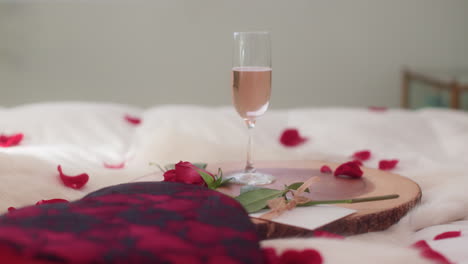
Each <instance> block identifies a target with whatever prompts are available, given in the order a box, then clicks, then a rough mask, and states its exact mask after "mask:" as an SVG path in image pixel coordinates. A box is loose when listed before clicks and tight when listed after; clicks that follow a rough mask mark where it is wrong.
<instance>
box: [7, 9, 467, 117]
mask: <svg viewBox="0 0 468 264" xmlns="http://www.w3.org/2000/svg"><path fill="white" fill-rule="evenodd" d="M264 29H266V30H271V31H272V34H273V36H272V38H273V56H274V57H273V63H274V66H273V68H274V77H273V78H274V79H273V89H274V93H273V97H272V106H273V107H275V108H282V107H297V106H324V105H334V106H338V105H339V106H366V105H387V106H398V105H399V99H400V97H399V96H400V90H399V71H400V69H401V67H402V65H410V66H423V67H439V68H444V67H459V66H467V65H468V1H466V0H352V1H350V0H290V1H286V0H274V1H273V0H236V1H232V0H203V1H196V0H158V1H146V2H143V1H136V0H132V1H130V0H129V1H120V2H116V1H102V0H99V1H98V0H96V1H91V0H87V1H78V0H68V1H58V0H55V1H21V2H20V3H19V4H18V3H16V4H15V3H12V2H9V3H7V2H5V1H4V2H2V1H1V0H0V105H4V106H5V105H6V106H11V105H17V104H24V103H30V102H37V101H58V100H91V101H113V102H121V103H128V104H135V105H141V106H150V105H156V104H162V103H191V104H207V105H221V104H230V65H231V33H232V32H233V31H237V30H264Z"/></svg>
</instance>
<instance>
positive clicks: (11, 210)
mask: <svg viewBox="0 0 468 264" xmlns="http://www.w3.org/2000/svg"><path fill="white" fill-rule="evenodd" d="M15 210H16V208H15V207H13V206H10V207H8V212H9V213H11V212H13V211H15Z"/></svg>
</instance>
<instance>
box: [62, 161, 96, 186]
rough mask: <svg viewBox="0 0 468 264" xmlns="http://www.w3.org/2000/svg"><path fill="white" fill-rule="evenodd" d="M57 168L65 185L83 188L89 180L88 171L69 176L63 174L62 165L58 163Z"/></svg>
mask: <svg viewBox="0 0 468 264" xmlns="http://www.w3.org/2000/svg"><path fill="white" fill-rule="evenodd" d="M57 170H58V171H59V173H60V179H61V180H62V182H63V184H65V186H67V187H70V188H73V189H81V188H82V187H83V186H84V185H85V184H86V183H87V182H88V180H89V176H88V174H86V173H82V174H79V175H76V176H68V175H65V174H63V172H62V166H60V165H58V167H57Z"/></svg>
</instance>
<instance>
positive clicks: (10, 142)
mask: <svg viewBox="0 0 468 264" xmlns="http://www.w3.org/2000/svg"><path fill="white" fill-rule="evenodd" d="M23 137H24V135H23V134H22V133H18V134H13V135H11V136H7V135H3V134H2V135H0V148H8V147H13V146H17V145H19V143H20V142H21V141H22V140H23Z"/></svg>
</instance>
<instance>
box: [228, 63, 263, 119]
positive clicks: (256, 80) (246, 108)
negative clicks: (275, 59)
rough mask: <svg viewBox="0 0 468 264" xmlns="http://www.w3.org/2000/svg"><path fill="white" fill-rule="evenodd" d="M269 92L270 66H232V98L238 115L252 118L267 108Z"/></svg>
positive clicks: (261, 113)
mask: <svg viewBox="0 0 468 264" xmlns="http://www.w3.org/2000/svg"><path fill="white" fill-rule="evenodd" d="M270 94H271V68H270V67H234V68H233V69H232V95H233V96H232V98H233V101H234V106H235V107H236V110H237V112H238V113H239V115H240V116H241V117H242V118H244V119H246V120H247V119H253V120H255V119H256V118H257V117H259V116H261V115H263V114H264V113H265V112H266V110H267V109H268V104H269V101H270Z"/></svg>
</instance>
